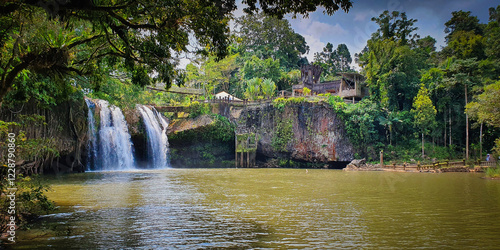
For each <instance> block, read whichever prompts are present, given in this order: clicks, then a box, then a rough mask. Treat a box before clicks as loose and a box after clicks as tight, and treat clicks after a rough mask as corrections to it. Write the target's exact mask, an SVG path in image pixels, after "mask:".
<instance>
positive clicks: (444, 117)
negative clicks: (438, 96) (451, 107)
mask: <svg viewBox="0 0 500 250" xmlns="http://www.w3.org/2000/svg"><path fill="white" fill-rule="evenodd" d="M443 119H444V122H443V124H444V141H443V146H444V147H446V141H447V140H446V139H447V138H446V109H445V110H444V112H443Z"/></svg>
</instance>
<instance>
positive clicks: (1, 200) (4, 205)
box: [0, 165, 56, 233]
mask: <svg viewBox="0 0 500 250" xmlns="http://www.w3.org/2000/svg"><path fill="white" fill-rule="evenodd" d="M7 169H8V168H7V166H5V165H3V166H1V167H0V172H1V175H0V176H1V177H0V178H1V179H0V204H1V205H0V214H2V216H1V217H0V233H3V232H5V231H6V229H7V226H6V225H7V218H8V217H6V216H4V215H7V214H8V213H7V212H8V208H9V202H10V199H9V197H7V194H10V192H11V190H8V188H10V185H9V184H8V181H7ZM15 187H16V188H17V190H16V191H15V194H16V214H15V216H16V218H17V221H16V223H17V225H18V226H21V227H22V226H25V225H26V223H27V222H29V221H31V220H33V219H35V218H36V217H38V216H39V215H42V214H47V213H49V212H51V211H54V210H55V209H56V207H55V205H54V202H52V201H51V200H49V199H48V198H47V196H46V195H45V192H47V191H49V189H50V188H49V186H47V185H44V184H42V183H41V182H40V179H39V178H38V177H37V176H31V177H23V176H22V175H18V176H17V178H16V182H15Z"/></svg>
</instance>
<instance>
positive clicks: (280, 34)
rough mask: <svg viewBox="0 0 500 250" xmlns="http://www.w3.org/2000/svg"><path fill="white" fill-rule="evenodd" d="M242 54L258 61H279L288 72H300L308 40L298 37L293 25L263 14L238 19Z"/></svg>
mask: <svg viewBox="0 0 500 250" xmlns="http://www.w3.org/2000/svg"><path fill="white" fill-rule="evenodd" d="M236 27H237V28H236V35H237V36H238V38H239V39H238V40H239V41H240V44H239V46H240V50H242V51H244V52H246V53H248V54H252V55H253V56H256V57H257V58H259V59H264V60H265V59H268V58H271V59H273V60H279V62H280V66H281V67H283V68H285V70H287V71H288V70H291V69H297V68H298V67H299V66H300V65H299V63H300V62H302V60H301V58H302V55H303V54H305V53H306V52H307V51H309V47H308V46H307V44H306V40H305V38H304V37H303V36H302V35H300V34H298V33H295V31H294V30H293V29H292V27H291V25H290V22H289V21H288V20H286V19H278V18H276V17H273V16H269V15H266V14H264V13H260V14H255V15H244V16H242V17H240V18H238V19H236Z"/></svg>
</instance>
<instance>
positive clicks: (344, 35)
mask: <svg viewBox="0 0 500 250" xmlns="http://www.w3.org/2000/svg"><path fill="white" fill-rule="evenodd" d="M352 2H353V6H352V8H351V9H350V11H349V13H345V12H343V11H342V10H339V11H337V12H336V13H335V14H333V15H332V16H328V15H326V14H323V11H322V10H321V9H319V10H317V11H316V12H314V13H312V14H310V15H309V18H306V19H304V18H297V19H292V18H291V17H287V19H288V20H289V21H290V23H291V25H292V28H293V29H294V30H295V32H297V33H299V34H301V35H302V36H304V38H305V40H306V42H307V44H308V45H309V47H310V51H309V53H308V54H307V55H306V56H307V58H308V59H309V61H310V62H311V61H312V59H313V57H314V53H315V52H320V51H322V49H323V47H324V46H325V45H326V44H327V43H328V42H330V43H332V44H333V45H334V48H336V47H337V45H338V44H341V43H345V44H346V45H347V47H348V48H349V51H350V52H351V56H352V58H353V60H354V54H355V53H359V52H360V51H361V50H362V49H363V48H364V47H365V45H366V41H367V40H368V39H369V38H370V36H371V34H372V33H373V32H375V31H376V30H377V28H378V26H377V25H376V23H375V22H373V21H371V18H372V17H374V16H379V15H380V14H381V13H382V12H383V11H384V10H389V11H391V12H392V11H394V10H396V11H400V12H406V15H407V16H408V18H409V19H410V18H413V19H417V20H418V21H417V22H416V23H415V26H416V27H418V30H417V31H416V33H417V34H419V35H420V37H425V36H427V35H430V36H432V37H433V38H434V39H436V41H437V43H436V47H437V49H438V50H440V49H441V47H442V46H444V45H445V42H444V37H445V35H446V34H445V33H444V29H445V26H444V23H445V22H446V21H448V20H449V19H450V18H451V16H452V15H451V13H452V12H453V11H458V10H464V11H470V12H471V14H472V15H474V16H477V17H478V18H479V21H480V22H481V23H487V22H488V18H489V14H488V9H489V8H490V7H496V6H498V5H500V1H498V0H497V1H493V0H476V1H474V0H452V1H449V0H448V1H446V0H433V1H417V0H383V1H370V0H353V1H352ZM353 64H354V62H353ZM353 66H355V67H356V68H358V67H357V65H353Z"/></svg>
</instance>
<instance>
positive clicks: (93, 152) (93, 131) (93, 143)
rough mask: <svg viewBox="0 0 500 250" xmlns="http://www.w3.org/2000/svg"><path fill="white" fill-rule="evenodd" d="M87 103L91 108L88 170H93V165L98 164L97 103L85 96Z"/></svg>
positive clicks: (89, 115) (88, 120)
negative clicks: (95, 115) (95, 113)
mask: <svg viewBox="0 0 500 250" xmlns="http://www.w3.org/2000/svg"><path fill="white" fill-rule="evenodd" d="M85 103H86V104H87V107H88V108H89V112H88V115H87V117H88V118H87V123H88V132H87V133H88V136H89V140H88V145H87V148H88V154H87V170H91V169H92V167H93V168H96V167H97V164H98V162H99V161H98V160H97V149H98V147H97V128H96V124H95V118H94V112H95V104H94V103H93V102H92V101H91V100H89V99H87V98H85Z"/></svg>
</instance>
